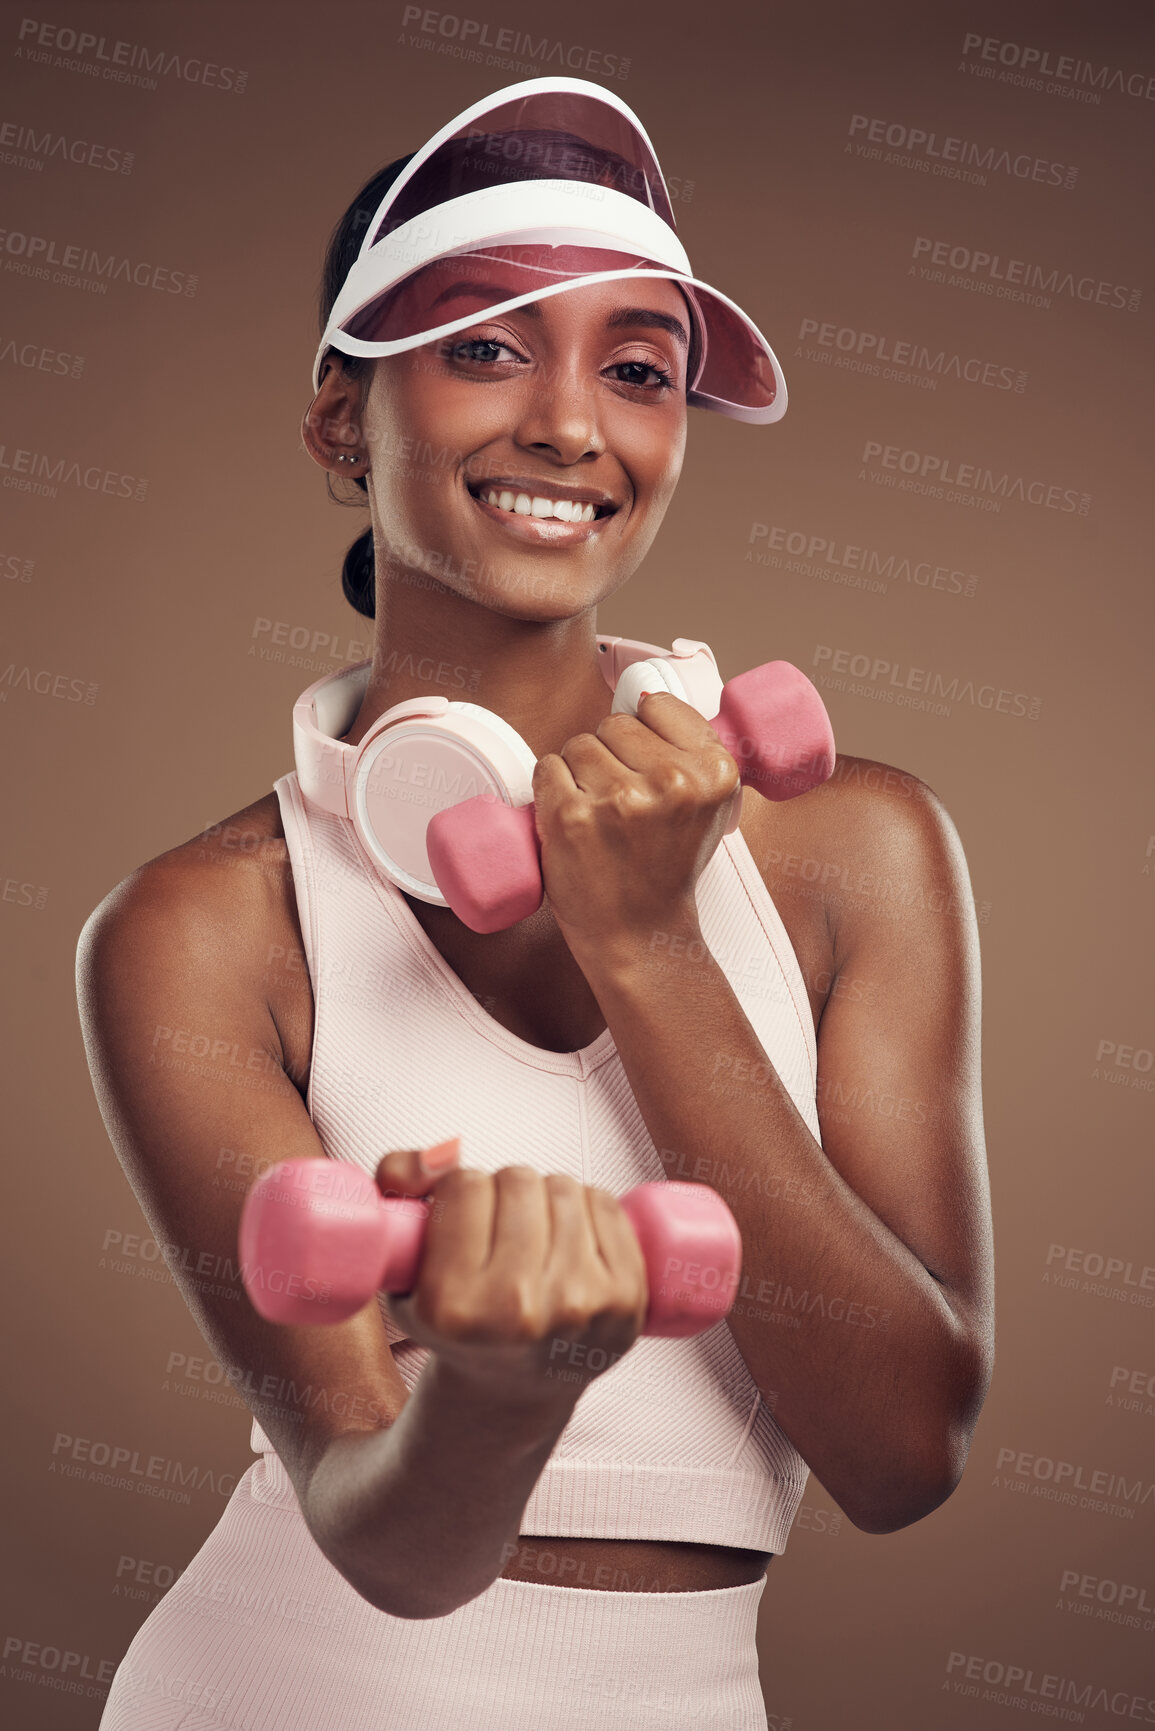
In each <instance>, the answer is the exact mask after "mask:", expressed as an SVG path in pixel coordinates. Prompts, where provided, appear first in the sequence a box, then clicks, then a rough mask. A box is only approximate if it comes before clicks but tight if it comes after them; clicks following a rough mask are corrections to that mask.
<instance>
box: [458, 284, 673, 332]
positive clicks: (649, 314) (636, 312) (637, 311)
mask: <svg viewBox="0 0 1155 1731" xmlns="http://www.w3.org/2000/svg"><path fill="white" fill-rule="evenodd" d="M508 292H509V291H508V289H506V288H504V287H502V286H501V284H499V283H482V282H478V281H477V280H476V279H472V280H470V281H468V282H455V283H450V285H449V287H448V288H444V289H442V291H441V293H440V294H439V295H437V296H436V297H435V299H434V300H433V301H431V302H430V311H432V310H433V308H434V307H437V306H441V305H442V303H443V302H444V301H450V300H457V299H459V298H460V297H461V296H462V295H466V294H479V293H480V294H486V295H492V296H493V297H494V300H497V299H499V298H500V297H501V296H503V295H506V294H508ZM514 311H515V312H519V313H525V314H526V315H527V316H528V317H529V318H534V319H539V318H540V317H541V302H540V301H527V302H526V304H525V305H524V306H520V307H515V308H514ZM619 325H648V326H650V327H651V328H654V329H657V330H662V331H669V333H670V335H671V336H672V337H673V338H674V339H675V341H677V342H679V343H681V345H682V347H683V348H684V349H688V348H689V346H690V339H689V336H688V335H687V333H686V327H685V325H684V324H683V323H682V321H681V319H677V318H675V317H674V316H673V314H672V313H660V312H657V311H656V310H655V309H654V308H653V307H616V308H615V309H614V311H613V312H612V313H610V314H609V315H608V317H607V318H606V328H607V330H613V329H616V328H617V327H618V326H619Z"/></svg>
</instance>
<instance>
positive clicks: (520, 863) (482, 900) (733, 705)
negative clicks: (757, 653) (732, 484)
mask: <svg viewBox="0 0 1155 1731" xmlns="http://www.w3.org/2000/svg"><path fill="white" fill-rule="evenodd" d="M710 726H711V727H712V728H713V729H714V732H715V733H716V734H717V735H718V738H719V739H720V740H721V741H722V744H723V745H724V746H725V747H726V750H727V751H728V752H729V753H730V755H731V757H733V759H734V761H735V762H736V763H737V765H738V769H739V773H740V774H741V778H742V783H743V785H744V786H749V787H755V788H757V789H758V792H759V793H761V794H762V795H763V796H764V797H765V798H766V799H774V800H782V799H795V798H796V797H797V796H798V795H799V794H800V793H808V792H809V791H810V789H811V788H812V787H817V786H818V785H819V783H820V782H824V781H826V780H827V778H828V777H829V776H830V775H831V774H832V772H833V770H834V755H835V754H834V733H833V730H832V729H831V726H830V717H829V716H828V715H827V713H826V705H825V704H824V703H823V701H822V699H821V697H820V696H819V694H818V692H817V691H816V690H815V688H814V686H813V685H812V684H811V683H810V681H809V679H807V677H806V675H805V674H804V673H803V672H802V671H801V669H800V668H797V667H794V666H793V665H792V664H791V663H790V662H789V661H768V662H766V664H765V666H763V667H753V668H751V669H750V671H749V672H748V673H740V674H739V675H738V677H737V678H736V679H731V680H730V681H729V682H728V683H727V684H726V685H725V686H723V688H722V701H721V706H720V708H719V710H718V714H717V715H716V716H715V717H714V719H713V720H712V721H711V723H710ZM425 849H426V852H427V854H428V856H429V866H430V870H431V871H432V873H433V876H434V878H435V879H436V881H437V887H438V889H439V890H440V891H441V893H442V895H443V896H444V897H445V899H446V901H447V902H448V903H449V906H450V907H451V908H452V909H453V912H454V913H455V914H456V915H457V917H458V919H459V920H461V921H462V922H463V924H465V925H467V926H468V927H469V928H470V930H471V931H475V932H500V931H504V930H505V928H506V927H507V926H512V925H515V924H516V923H517V921H518V920H524V919H528V917H529V915H530V914H532V913H536V912H537V909H538V908H539V907H540V906H541V898H542V895H543V893H544V886H543V884H542V876H541V844H540V842H539V841H538V835H537V825H536V823H535V822H534V815H533V803H532V801H531V802H530V804H528V805H516V806H509V805H501V804H498V803H497V802H496V801H495V800H493V799H492V798H490V797H488V796H487V795H485V794H477V795H476V796H475V797H474V798H473V799H465V800H462V801H461V802H460V804H458V805H451V806H447V807H446V809H445V810H444V811H439V812H437V813H436V815H435V816H434V817H432V818H431V819H430V820H429V827H428V829H427V830H426V832H425Z"/></svg>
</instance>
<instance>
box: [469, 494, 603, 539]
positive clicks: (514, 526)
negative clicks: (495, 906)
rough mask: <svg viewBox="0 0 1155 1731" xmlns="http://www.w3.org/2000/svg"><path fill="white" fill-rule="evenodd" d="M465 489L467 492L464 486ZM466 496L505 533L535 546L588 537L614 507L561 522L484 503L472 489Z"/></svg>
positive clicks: (601, 525) (553, 518) (601, 526)
mask: <svg viewBox="0 0 1155 1731" xmlns="http://www.w3.org/2000/svg"><path fill="white" fill-rule="evenodd" d="M465 490H466V492H467V493H469V489H468V487H467V488H466V489H465ZM469 497H470V498H471V499H472V500H473V503H474V504H475V505H476V506H477V509H478V510H479V511H484V513H485V515H486V516H487V517H489V518H491V519H492V520H493V521H494V522H497V523H500V524H501V525H502V527H503V528H505V529H506V530H507V531H508V532H509V534H511V535H515V536H516V537H517V539H518V540H519V541H532V542H533V543H534V544H535V545H536V546H539V547H545V546H548V547H568V546H570V545H572V544H574V543H576V542H579V541H588V540H589V539H590V537H591V536H592V535H595V534H597V532H598V531H599V530H601V529H604V528H605V526H606V524H607V523H608V522H609V521H610V520H611V518H613V517H616V516H617V512H616V511H611V512H610V513H609V515H608V516H606V517H594V518H593V519H592V520H591V521H590V522H588V523H563V522H562V520H561V518H560V517H533V516H528V515H526V516H523V515H521V514H520V513H519V512H517V511H503V510H502V509H501V506H500V505H487V504H486V502H485V500H484V499H479V498H477V496H476V495H475V494H473V493H469Z"/></svg>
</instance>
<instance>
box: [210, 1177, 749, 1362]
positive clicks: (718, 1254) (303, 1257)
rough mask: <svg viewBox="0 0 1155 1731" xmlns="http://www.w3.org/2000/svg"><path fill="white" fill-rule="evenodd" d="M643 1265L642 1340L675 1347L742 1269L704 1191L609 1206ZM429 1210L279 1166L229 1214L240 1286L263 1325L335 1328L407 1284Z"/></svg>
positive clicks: (644, 1190) (737, 1246)
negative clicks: (623, 1221)
mask: <svg viewBox="0 0 1155 1731" xmlns="http://www.w3.org/2000/svg"><path fill="white" fill-rule="evenodd" d="M621 1204H622V1207H623V1208H624V1209H625V1211H626V1213H627V1214H628V1215H629V1218H630V1224H631V1225H632V1227H633V1229H634V1231H635V1232H636V1233H637V1235H638V1242H639V1244H640V1245H641V1247H642V1254H643V1255H644V1257H645V1260H646V1278H647V1281H648V1283H649V1289H650V1297H649V1304H648V1307H647V1310H646V1321H645V1326H644V1327H643V1329H642V1333H643V1334H656V1335H663V1336H665V1337H667V1338H671V1339H673V1338H681V1337H682V1336H685V1335H691V1334H700V1333H701V1332H702V1331H703V1329H707V1328H712V1327H713V1326H714V1324H715V1323H716V1322H719V1321H720V1320H721V1319H722V1317H724V1316H725V1315H726V1313H727V1311H728V1310H729V1309H730V1307H731V1305H732V1304H733V1302H734V1295H735V1293H736V1291H737V1287H738V1273H739V1270H740V1268H741V1264H742V1238H741V1234H740V1233H739V1231H738V1223H737V1221H736V1220H735V1219H734V1216H733V1215H732V1214H731V1212H730V1210H729V1208H728V1207H727V1206H726V1204H725V1202H724V1201H723V1200H722V1198H721V1197H720V1196H719V1195H718V1192H717V1191H716V1190H711V1189H710V1188H709V1187H708V1186H707V1185H705V1184H686V1183H682V1182H681V1181H679V1180H673V1181H671V1182H669V1183H663V1182H659V1183H656V1184H638V1185H635V1187H634V1189H632V1190H629V1191H627V1192H626V1194H625V1195H624V1196H623V1197H622V1198H621ZM429 1207H430V1205H429V1203H427V1202H424V1201H422V1200H421V1198H420V1197H415V1196H382V1194H381V1192H380V1190H379V1189H378V1187H377V1185H376V1184H375V1182H374V1181H373V1179H372V1178H370V1177H369V1175H368V1174H367V1173H366V1172H363V1171H362V1170H361V1169H360V1167H358V1166H351V1165H349V1164H348V1163H347V1162H345V1161H341V1160H281V1161H280V1162H279V1163H278V1164H277V1165H276V1166H273V1167H271V1168H270V1169H269V1171H268V1172H265V1173H263V1174H262V1175H261V1177H260V1178H258V1179H257V1180H256V1182H255V1183H254V1184H253V1185H252V1186H251V1188H250V1190H249V1192H248V1195H247V1196H246V1197H245V1201H244V1206H243V1208H242V1211H241V1229H240V1253H241V1278H242V1280H243V1281H244V1285H245V1291H246V1292H247V1293H248V1295H249V1298H250V1299H251V1300H252V1304H253V1308H254V1309H255V1310H257V1311H258V1312H259V1313H260V1315H261V1316H263V1317H264V1318H265V1319H266V1321H268V1322H291V1323H296V1324H305V1325H308V1324H311V1323H325V1322H344V1321H345V1320H346V1318H348V1317H350V1316H353V1315H355V1314H356V1312H357V1311H359V1310H361V1309H363V1308H364V1306H365V1305H366V1304H367V1303H368V1302H369V1300H370V1299H371V1298H372V1296H373V1294H374V1293H375V1292H379V1291H382V1292H411V1291H412V1290H413V1288H414V1286H415V1285H416V1284H417V1272H418V1269H419V1267H420V1263H421V1247H422V1244H423V1243H424V1239H425V1226H426V1220H427V1218H428V1214H429Z"/></svg>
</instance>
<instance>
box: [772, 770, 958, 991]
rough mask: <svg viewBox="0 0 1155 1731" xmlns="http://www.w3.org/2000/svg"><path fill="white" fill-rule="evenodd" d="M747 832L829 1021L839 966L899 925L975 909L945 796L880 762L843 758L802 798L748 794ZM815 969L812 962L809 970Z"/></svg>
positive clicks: (776, 903)
mask: <svg viewBox="0 0 1155 1731" xmlns="http://www.w3.org/2000/svg"><path fill="white" fill-rule="evenodd" d="M742 832H743V835H744V836H745V838H746V841H747V844H748V846H749V848H750V851H751V853H752V854H753V856H754V859H755V862H756V863H757V865H758V868H759V870H760V872H761V874H762V878H763V881H764V883H765V884H766V888H767V889H768V890H769V892H770V895H771V896H772V898H773V900H774V903H775V905H776V907H777V908H778V911H779V913H780V914H781V916H782V920H783V924H784V925H785V926H786V929H787V931H788V933H789V935H790V938H791V941H792V943H793V945H794V948H795V951H796V952H797V954H798V958H799V962H800V964H801V966H802V972H803V974H804V976H805V977H806V981H807V985H808V986H809V987H810V988H811V997H812V1002H813V1006H814V1009H815V1012H816V1014H815V1021H816V1023H817V1021H818V1020H819V1019H820V1017H821V1012H822V1009H823V1007H824V1005H825V1001H826V998H827V996H828V995H829V991H830V988H831V986H832V984H833V982H834V980H835V978H836V975H837V971H838V968H839V966H840V965H841V964H842V963H843V962H844V961H845V959H846V957H847V955H848V953H849V951H850V950H851V949H852V948H853V947H854V946H855V945H856V944H858V943H859V942H860V941H861V940H862V938H863V936H864V935H868V934H877V933H879V932H885V933H888V934H890V935H893V934H894V932H895V930H896V927H895V921H896V920H903V919H905V918H906V917H907V916H909V915H910V914H911V913H912V912H914V911H917V910H918V909H919V908H920V907H921V908H923V909H925V910H926V911H927V912H938V913H942V912H954V913H957V914H960V915H965V914H966V913H967V912H968V910H973V898H972V894H971V888H970V880H969V876H968V872H967V866H966V859H965V856H964V854H963V849H962V844H961V842H960V840H959V836H958V832H957V830H956V829H955V825H954V822H953V820H952V819H951V817H950V814H949V812H948V811H947V809H946V807H945V805H944V804H943V802H942V800H941V799H940V798H939V796H938V794H937V793H936V792H935V790H934V789H933V788H932V787H930V786H929V784H928V783H927V782H925V781H923V780H922V778H921V777H919V776H917V775H914V774H912V773H911V772H910V771H909V770H904V769H899V768H897V767H896V766H895V765H894V764H889V763H881V762H878V761H877V760H875V759H874V758H868V757H852V756H850V755H848V754H846V753H842V752H840V753H839V754H838V756H837V758H836V760H835V767H834V773H833V774H832V775H831V776H830V778H829V779H828V780H827V781H825V782H824V783H823V784H822V785H821V786H820V787H817V788H814V789H812V790H811V792H810V793H808V794H805V795H803V797H802V798H800V799H793V800H783V801H781V802H778V803H775V802H772V801H769V800H764V799H762V798H761V796H760V795H758V794H756V793H753V792H752V791H747V794H746V797H745V801H744V804H743V814H742ZM808 964H809V965H808Z"/></svg>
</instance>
